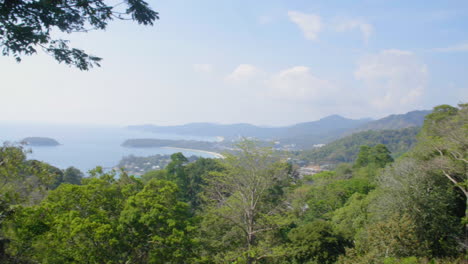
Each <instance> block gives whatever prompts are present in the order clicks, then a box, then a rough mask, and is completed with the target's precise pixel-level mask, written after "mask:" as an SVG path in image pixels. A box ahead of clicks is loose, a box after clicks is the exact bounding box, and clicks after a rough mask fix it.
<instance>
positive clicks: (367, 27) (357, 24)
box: [335, 19, 374, 43]
mask: <svg viewBox="0 0 468 264" xmlns="http://www.w3.org/2000/svg"><path fill="white" fill-rule="evenodd" d="M335 30H336V31H338V32H345V31H352V30H359V31H361V34H362V37H363V39H364V42H366V43H367V42H368V41H369V38H370V37H371V35H372V34H373V32H374V27H373V26H372V25H371V24H369V23H367V22H365V21H363V20H361V19H345V20H341V21H339V22H338V23H337V24H336V26H335Z"/></svg>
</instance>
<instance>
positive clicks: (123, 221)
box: [120, 179, 193, 263]
mask: <svg viewBox="0 0 468 264" xmlns="http://www.w3.org/2000/svg"><path fill="white" fill-rule="evenodd" d="M178 191H179V190H178V188H177V186H176V185H175V184H174V183H172V182H169V181H162V180H156V179H153V180H151V181H150V182H148V183H147V185H146V186H145V188H144V189H143V190H142V191H140V192H139V193H138V194H136V195H135V196H132V197H130V198H129V199H128V200H127V202H126V205H125V208H124V209H123V211H122V213H121V216H120V230H121V231H122V232H123V234H124V235H123V237H122V238H123V239H124V241H125V244H126V247H125V250H124V251H125V257H124V259H125V260H126V262H125V263H188V262H187V261H188V259H189V258H190V257H192V256H193V252H192V244H193V243H192V239H191V234H192V233H193V227H192V226H191V224H190V220H189V218H190V213H189V207H188V205H187V203H184V202H182V201H179V200H178Z"/></svg>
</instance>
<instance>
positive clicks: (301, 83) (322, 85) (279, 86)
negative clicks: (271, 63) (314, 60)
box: [267, 66, 335, 102]
mask: <svg viewBox="0 0 468 264" xmlns="http://www.w3.org/2000/svg"><path fill="white" fill-rule="evenodd" d="M267 86H268V87H269V92H268V93H269V95H270V96H272V97H275V98H279V99H282V100H290V101H296V102H317V101H323V100H324V99H325V98H326V97H327V96H329V95H330V94H331V93H333V92H334V90H335V89H334V86H333V85H332V84H331V83H330V82H329V81H327V80H323V79H320V78H318V77H316V76H315V75H313V74H312V72H311V71H310V69H309V68H308V67H305V66H296V67H292V68H289V69H286V70H284V71H281V72H280V73H278V74H275V75H273V76H272V77H271V78H270V79H269V80H268V81H267Z"/></svg>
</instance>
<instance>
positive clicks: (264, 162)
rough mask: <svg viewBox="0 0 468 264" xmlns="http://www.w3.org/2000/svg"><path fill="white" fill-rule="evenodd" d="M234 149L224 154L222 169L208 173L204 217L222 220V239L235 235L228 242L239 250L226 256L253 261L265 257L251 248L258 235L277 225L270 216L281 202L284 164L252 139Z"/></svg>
mask: <svg viewBox="0 0 468 264" xmlns="http://www.w3.org/2000/svg"><path fill="white" fill-rule="evenodd" d="M237 148H238V153H237V155H226V158H225V159H224V160H223V161H222V162H223V164H224V166H225V167H226V169H225V170H224V171H222V172H218V173H213V174H211V177H210V178H209V180H208V187H207V194H206V195H207V196H206V198H208V199H209V200H210V201H211V207H210V208H208V211H209V215H208V216H207V219H208V220H209V221H216V220H220V222H223V221H224V224H225V225H224V227H222V228H220V229H224V232H225V233H224V234H222V235H221V236H222V237H224V238H223V239H227V237H230V236H232V235H233V233H237V234H238V236H237V235H235V236H233V237H232V238H231V239H232V241H231V242H229V243H232V244H231V245H234V246H236V245H237V246H238V247H236V249H235V250H238V251H240V252H237V253H234V254H231V255H230V257H233V258H234V259H236V258H238V257H239V255H240V256H242V258H243V259H244V260H245V261H246V262H247V263H253V262H256V260H257V259H260V258H265V257H266V256H265V254H266V252H259V250H258V248H255V247H256V246H257V245H258V242H259V239H258V237H259V236H261V235H262V234H263V233H265V232H267V231H270V230H274V229H275V228H277V226H278V225H277V223H275V221H272V218H273V217H274V216H275V215H276V214H279V212H280V208H281V206H283V205H284V204H282V201H281V199H280V198H281V197H282V195H283V188H284V187H286V186H288V183H289V175H288V166H287V164H285V163H282V162H280V160H278V159H277V158H276V157H275V156H274V155H273V153H272V150H271V148H265V147H259V146H258V145H257V143H256V142H253V141H248V140H244V141H242V142H240V143H239V144H238V145H237ZM210 223H212V222H210ZM209 228H210V229H211V228H213V226H212V225H210V227H209ZM234 230H235V231H234ZM221 232H223V231H221ZM217 235H218V236H219V235H220V234H219V233H218V234H217ZM215 239H218V240H219V237H218V238H215ZM218 253H221V254H222V253H223V252H218ZM224 253H226V252H224ZM227 255H228V257H227V258H228V259H229V258H230V257H229V254H227ZM234 256H235V257H234ZM234 259H230V261H233V260H234Z"/></svg>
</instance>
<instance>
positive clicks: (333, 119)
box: [128, 115, 369, 140]
mask: <svg viewBox="0 0 468 264" xmlns="http://www.w3.org/2000/svg"><path fill="white" fill-rule="evenodd" d="M367 122H369V119H359V120H354V119H348V118H345V117H342V116H338V115H332V116H328V117H325V118H322V119H320V120H317V121H312V122H305V123H299V124H295V125H292V126H284V127H260V126H255V125H251V124H245V123H239V124H228V125H222V124H213V123H191V124H186V125H179V126H156V125H142V126H129V127H128V128H130V129H137V130H144V131H148V132H154V133H171V134H182V135H192V136H223V137H226V138H228V139H231V138H237V137H255V138H259V139H263V140H280V139H282V138H291V137H301V136H306V135H323V134H329V133H332V134H333V135H335V134H339V133H342V132H344V131H347V130H349V129H352V128H356V127H358V126H360V125H362V124H364V123H367Z"/></svg>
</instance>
